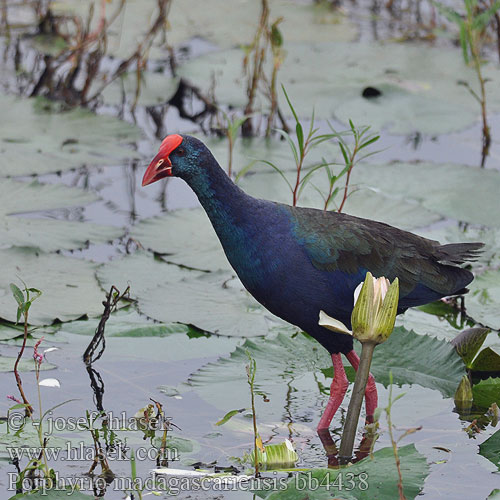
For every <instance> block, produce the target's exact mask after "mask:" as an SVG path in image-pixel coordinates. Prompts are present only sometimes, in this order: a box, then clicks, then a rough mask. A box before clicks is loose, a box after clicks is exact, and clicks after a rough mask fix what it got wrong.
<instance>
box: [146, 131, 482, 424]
mask: <svg viewBox="0 0 500 500" xmlns="http://www.w3.org/2000/svg"><path fill="white" fill-rule="evenodd" d="M169 176H175V177H180V178H182V179H184V180H185V181H186V182H187V183H188V184H189V186H190V187H191V188H192V189H193V191H194V192H195V193H196V195H197V196H198V199H199V201H200V203H201V205H202V206H203V208H204V209H205V211H206V213H207V214H208V216H209V218H210V221H211V222H212V225H213V227H214V229H215V231H216V233H217V236H218V237H219V240H220V242H221V243H222V246H223V248H224V252H225V253H226V256H227V258H228V260H229V262H230V264H231V266H232V267H233V268H234V270H235V271H236V273H237V274H238V277H239V278H240V280H241V282H242V283H243V285H244V286H245V288H246V289H247V290H248V291H249V292H250V293H251V294H252V295H253V296H254V297H255V298H256V299H257V300H258V301H259V302H260V303H261V304H262V305H263V306H265V307H266V308H267V309H268V310H269V311H271V312H272V313H274V314H275V315H276V316H279V317H280V318H282V319H284V320H286V321H288V322H289V323H292V324H293V325H296V326H298V327H299V328H301V329H302V330H304V331H305V332H307V333H308V334H309V335H311V336H313V337H314V338H315V339H316V340H317V341H318V342H319V343H320V344H321V345H323V346H324V347H325V348H326V349H327V350H328V352H329V353H330V354H331V357H332V361H333V366H334V378H333V381H332V385H331V391H330V398H329V400H328V404H327V407H326V409H325V412H324V414H323V416H322V418H321V420H320V422H319V424H318V430H321V429H326V428H328V426H329V425H330V422H331V420H332V418H333V415H334V414H335V412H336V411H337V409H338V407H339V406H340V404H341V403H342V400H343V398H344V395H345V392H346V390H347V387H348V381H347V377H346V374H345V371H344V367H343V364H342V359H341V353H342V354H344V355H345V356H346V357H347V359H348V360H349V362H350V363H351V365H352V366H353V367H354V369H357V368H358V365H359V357H358V355H357V354H356V352H355V351H354V350H353V341H352V337H350V336H348V335H343V334H341V333H334V332H331V331H329V330H327V329H325V328H323V327H321V326H319V325H318V316H319V311H320V310H324V311H325V312H326V313H327V314H328V315H329V316H331V317H333V318H336V319H338V320H340V321H342V323H344V324H345V325H347V326H348V327H350V324H351V312H352V309H353V305H354V304H353V301H354V298H353V293H354V290H355V288H356V287H357V286H358V284H359V283H360V282H361V281H363V280H364V279H365V275H366V272H367V271H370V272H371V273H372V274H373V275H374V276H385V277H386V278H388V279H390V280H391V281H392V280H393V279H394V278H396V277H398V278H399V282H400V301H399V309H398V312H399V313H402V312H404V311H405V310H406V309H408V308H409V307H413V306H418V305H422V304H426V303H428V302H431V301H434V300H437V299H439V298H441V297H445V296H447V295H453V294H460V293H463V292H465V289H464V287H465V286H467V285H468V284H469V283H470V282H471V281H472V279H473V275H472V273H471V272H469V271H467V270H465V269H462V268H460V267H459V266H458V264H461V263H463V262H464V261H466V260H473V259H474V258H475V257H476V256H477V253H478V251H479V249H480V248H481V247H482V244H481V243H457V244H449V245H441V244H439V243H438V242H437V241H432V240H428V239H425V238H421V237H419V236H416V235H414V234H412V233H409V232H406V231H402V230H400V229H396V228H394V227H392V226H389V225H387V224H383V223H381V222H375V221H372V220H367V219H361V218H359V217H353V216H350V215H346V214H343V213H337V212H326V211H322V210H315V209H310V208H299V207H291V206H289V205H284V204H281V203H274V202H271V201H267V200H260V199H256V198H253V197H251V196H249V195H247V194H246V193H245V192H244V191H242V190H241V189H240V188H239V187H238V186H236V185H235V184H234V183H233V182H232V181H231V179H230V178H229V177H228V176H227V175H226V173H225V172H224V171H223V170H222V168H221V167H220V166H219V164H218V163H217V161H216V160H215V158H214V157H213V156H212V154H211V153H210V151H209V150H208V149H207V147H206V146H205V145H204V144H203V143H202V142H201V141H199V140H198V139H195V138H194V137H190V136H183V135H176V134H175V135H169V136H167V137H166V138H165V139H164V140H163V142H162V144H161V147H160V150H159V152H158V154H157V155H156V156H155V158H154V159H153V161H152V162H151V164H150V165H149V167H148V169H147V171H146V173H145V174H144V178H143V181H142V185H143V186H146V185H148V184H151V183H153V182H156V181H157V180H160V179H162V178H164V177H169ZM365 404H366V415H367V419H368V420H369V421H370V420H371V419H372V417H373V412H374V410H375V408H376V407H377V389H376V387H375V381H374V379H373V376H371V375H370V378H369V381H368V385H367V388H366V393H365Z"/></svg>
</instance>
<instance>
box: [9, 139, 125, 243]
mask: <svg viewBox="0 0 500 500" xmlns="http://www.w3.org/2000/svg"><path fill="white" fill-rule="evenodd" d="M0 148H1V146H0ZM96 199H97V197H96V196H95V195H93V194H90V193H86V192H84V191H81V190H80V189H75V188H68V187H66V186H61V185H50V184H39V183H38V182H31V183H26V182H16V181H13V180H10V179H3V180H2V182H1V183H0V200H1V202H0V241H1V242H2V243H1V246H2V247H4V248H5V247H7V246H21V247H28V246H29V247H34V248H39V249H40V250H43V251H45V252H52V251H56V250H70V249H75V248H81V247H83V246H85V245H86V244H87V243H89V242H92V243H103V242H105V241H110V240H112V239H114V238H118V237H119V236H121V234H122V233H123V231H122V230H121V229H119V228H116V227H111V226H103V225H98V224H91V223H85V224H84V223H81V222H73V221H64V220H53V219H47V218H43V219H40V218H28V217H26V216H21V215H20V214H23V213H29V212H34V211H40V210H52V209H56V208H59V209H60V208H70V207H77V206H82V205H87V204H88V203H90V202H92V201H95V200H96Z"/></svg>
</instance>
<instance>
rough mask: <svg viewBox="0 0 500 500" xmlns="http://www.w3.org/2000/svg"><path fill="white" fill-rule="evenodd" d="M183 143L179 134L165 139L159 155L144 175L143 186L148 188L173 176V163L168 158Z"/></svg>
mask: <svg viewBox="0 0 500 500" xmlns="http://www.w3.org/2000/svg"><path fill="white" fill-rule="evenodd" d="M182 141H183V139H182V137H181V136H180V135H178V134H172V135H167V137H165V139H163V142H162V143H161V146H160V149H159V151H158V154H157V155H156V156H155V157H154V158H153V160H152V161H151V163H150V164H149V167H148V168H147V170H146V172H145V173H144V177H143V178H142V185H143V186H147V185H148V184H152V183H153V182H156V181H159V180H160V179H163V178H164V177H168V176H170V175H172V162H171V161H170V158H169V157H168V156H169V154H170V153H171V152H172V151H173V150H174V149H176V148H177V147H178V146H179V145H180V144H181V142H182ZM160 160H163V161H160Z"/></svg>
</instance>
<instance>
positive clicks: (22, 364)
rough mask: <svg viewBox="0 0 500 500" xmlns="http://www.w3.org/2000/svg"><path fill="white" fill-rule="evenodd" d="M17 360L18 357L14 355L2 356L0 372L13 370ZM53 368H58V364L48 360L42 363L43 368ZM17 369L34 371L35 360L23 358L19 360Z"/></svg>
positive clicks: (0, 358)
mask: <svg viewBox="0 0 500 500" xmlns="http://www.w3.org/2000/svg"><path fill="white" fill-rule="evenodd" d="M15 362H16V358H14V357H9V356H0V373H5V372H13V371H14V364H15ZM53 368H56V366H55V365H52V364H51V363H47V362H46V361H44V362H43V363H42V364H41V365H40V369H41V370H52V369H53ZM17 369H18V370H19V371H20V372H33V371H35V362H34V360H33V359H29V358H27V357H26V358H23V359H21V361H19V364H18V365H17Z"/></svg>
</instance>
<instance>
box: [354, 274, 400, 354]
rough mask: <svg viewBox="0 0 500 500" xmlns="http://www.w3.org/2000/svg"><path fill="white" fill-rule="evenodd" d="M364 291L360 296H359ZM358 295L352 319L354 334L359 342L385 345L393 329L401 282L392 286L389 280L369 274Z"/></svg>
mask: <svg viewBox="0 0 500 500" xmlns="http://www.w3.org/2000/svg"><path fill="white" fill-rule="evenodd" d="M360 287H361V291H360V292H359V296H358V297H357V300H356V294H357V292H358V290H359V288H360ZM360 287H358V288H357V289H356V292H355V302H356V303H355V304H354V309H353V311H352V315H351V323H352V333H353V336H354V337H356V338H357V339H358V340H359V341H360V342H374V343H376V344H381V343H382V342H385V341H386V340H387V339H388V338H389V336H390V335H391V333H392V330H393V329H394V323H395V321H396V314H397V311H398V301H399V280H398V278H396V279H395V280H394V281H393V282H392V284H390V282H389V280H388V279H387V278H384V277H382V278H378V279H377V278H374V277H373V276H372V274H371V273H370V272H368V273H366V279H365V281H364V282H363V283H362V284H360Z"/></svg>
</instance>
